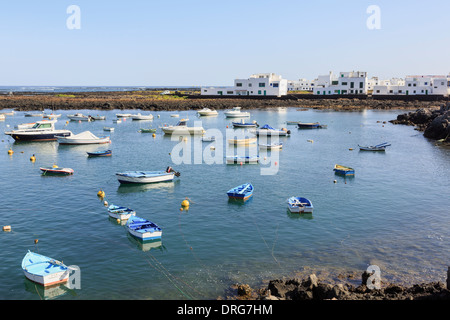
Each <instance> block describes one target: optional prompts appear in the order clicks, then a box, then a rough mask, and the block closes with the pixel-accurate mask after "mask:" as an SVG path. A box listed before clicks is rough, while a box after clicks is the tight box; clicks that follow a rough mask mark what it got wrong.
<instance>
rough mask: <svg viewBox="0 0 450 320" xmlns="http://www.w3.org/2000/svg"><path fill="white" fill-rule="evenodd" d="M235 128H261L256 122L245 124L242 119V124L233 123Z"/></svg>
mask: <svg viewBox="0 0 450 320" xmlns="http://www.w3.org/2000/svg"><path fill="white" fill-rule="evenodd" d="M232 125H233V128H255V127H259V125H258V123H257V122H256V121H253V122H245V121H244V119H242V120H241V121H240V122H232Z"/></svg>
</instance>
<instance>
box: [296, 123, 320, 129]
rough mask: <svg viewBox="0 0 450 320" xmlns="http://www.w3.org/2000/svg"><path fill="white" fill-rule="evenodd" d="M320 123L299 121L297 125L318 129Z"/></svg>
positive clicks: (303, 127)
mask: <svg viewBox="0 0 450 320" xmlns="http://www.w3.org/2000/svg"><path fill="white" fill-rule="evenodd" d="M319 125H320V123H319V122H309V123H306V122H298V123H297V126H298V128H299V129H318V128H319Z"/></svg>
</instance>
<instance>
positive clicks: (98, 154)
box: [86, 150, 112, 157]
mask: <svg viewBox="0 0 450 320" xmlns="http://www.w3.org/2000/svg"><path fill="white" fill-rule="evenodd" d="M86 153H87V154H88V156H89V157H111V156H112V150H104V151H94V152H86Z"/></svg>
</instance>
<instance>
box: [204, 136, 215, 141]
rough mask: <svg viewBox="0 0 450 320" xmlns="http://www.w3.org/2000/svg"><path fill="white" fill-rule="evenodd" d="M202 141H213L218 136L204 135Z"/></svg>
mask: <svg viewBox="0 0 450 320" xmlns="http://www.w3.org/2000/svg"><path fill="white" fill-rule="evenodd" d="M202 141H203V142H213V141H216V137H214V136H211V137H203V138H202Z"/></svg>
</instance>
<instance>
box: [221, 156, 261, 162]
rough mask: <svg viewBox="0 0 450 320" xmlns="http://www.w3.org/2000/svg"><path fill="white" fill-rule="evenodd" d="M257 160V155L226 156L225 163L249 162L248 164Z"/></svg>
mask: <svg viewBox="0 0 450 320" xmlns="http://www.w3.org/2000/svg"><path fill="white" fill-rule="evenodd" d="M258 162H259V157H258V156H253V157H250V156H246V157H242V156H227V164H235V163H250V164H255V163H258Z"/></svg>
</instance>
